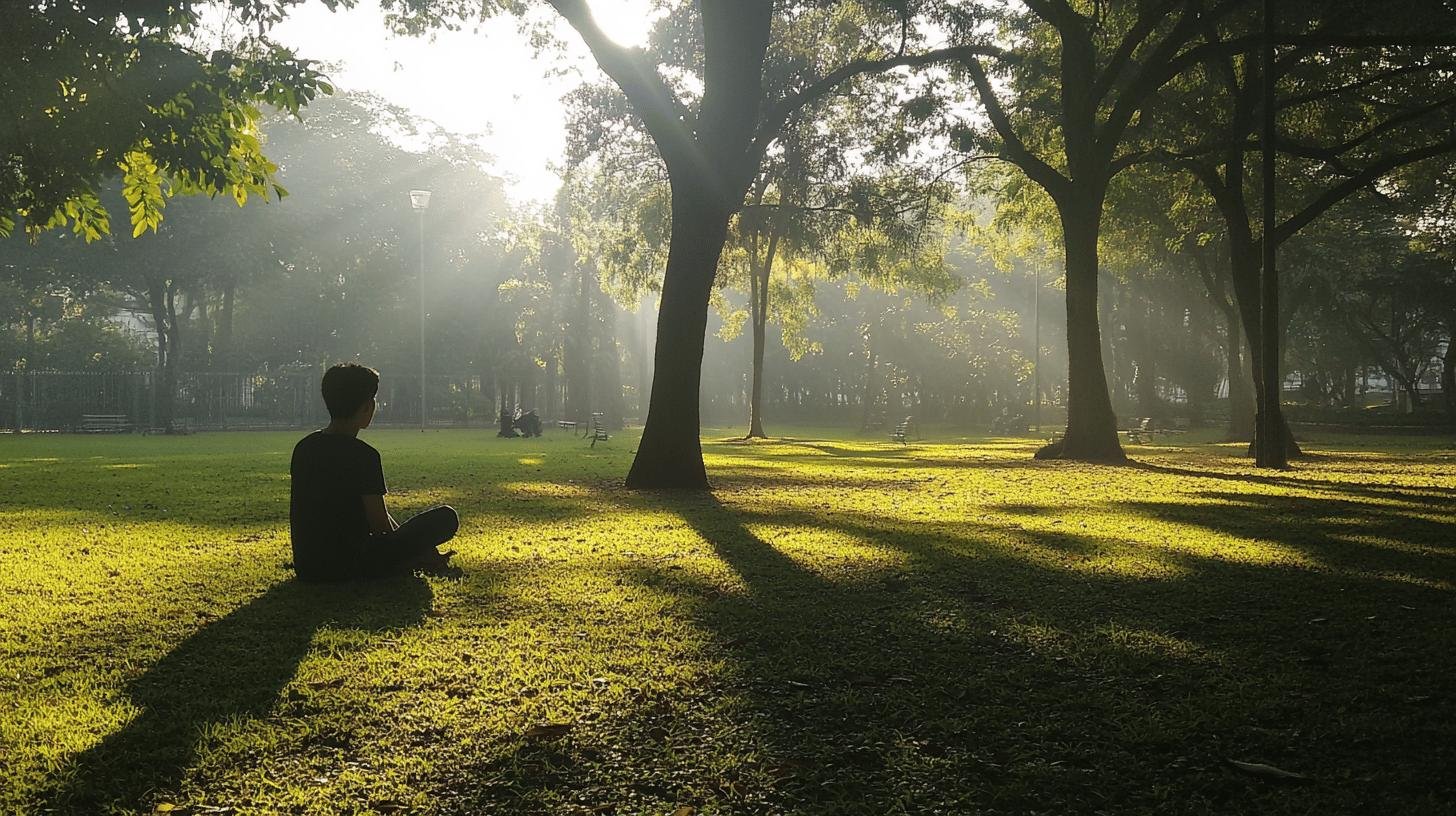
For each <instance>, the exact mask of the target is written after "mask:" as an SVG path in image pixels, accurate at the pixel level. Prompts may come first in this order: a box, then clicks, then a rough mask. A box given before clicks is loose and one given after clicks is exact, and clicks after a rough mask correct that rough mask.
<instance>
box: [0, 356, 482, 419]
mask: <svg viewBox="0 0 1456 816" xmlns="http://www.w3.org/2000/svg"><path fill="white" fill-rule="evenodd" d="M319 377H320V372H316V371H299V370H289V371H279V372H262V373H226V372H211V371H206V372H179V373H178V374H177V382H176V387H175V392H174V394H173V397H172V416H173V418H174V423H175V424H177V425H180V426H182V427H186V428H192V429H197V430H207V429H248V428H303V427H311V426H318V425H322V424H323V423H326V422H328V412H327V411H326V410H325V409H324V404H323V398H322V397H321V396H320V394H319ZM160 381H161V380H160V378H159V374H158V372H156V371H105V372H102V371H95V372H93V371H25V372H12V373H9V374H0V429H5V430H10V431H15V430H25V431H71V430H79V429H80V428H81V427H82V425H83V423H84V418H85V417H86V416H87V415H96V414H106V415H124V416H126V417H127V420H128V422H129V423H130V425H131V426H132V427H134V428H137V429H140V430H145V429H149V428H157V427H158V426H159V424H160V420H159V417H161V416H162V415H163V414H164V412H161V411H159V410H158V408H159V405H158V400H159V399H161V398H163V395H161V394H160V393H159V389H158V384H159V382H160ZM425 384H426V387H427V388H428V390H427V392H426V394H425V397H426V403H427V406H428V412H429V413H428V416H427V417H426V420H427V424H429V425H430V426H440V427H488V426H492V425H494V424H495V423H496V413H497V410H498V409H497V407H496V406H495V404H494V400H493V399H492V396H491V395H490V394H488V393H486V392H485V391H484V389H483V388H482V383H481V378H480V377H479V376H477V375H449V374H441V375H431V376H429V377H427V378H426V380H425ZM378 399H379V404H380V407H379V410H378V412H377V414H376V415H375V423H376V424H379V425H418V424H419V422H420V378H419V376H418V375H416V376H413V377H411V376H408V375H385V376H384V377H383V378H382V382H381V385H380V392H379V397H378Z"/></svg>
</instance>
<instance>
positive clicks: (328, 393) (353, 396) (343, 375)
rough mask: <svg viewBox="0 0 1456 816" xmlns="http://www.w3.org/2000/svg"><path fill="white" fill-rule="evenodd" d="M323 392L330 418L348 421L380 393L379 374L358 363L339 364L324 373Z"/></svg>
mask: <svg viewBox="0 0 1456 816" xmlns="http://www.w3.org/2000/svg"><path fill="white" fill-rule="evenodd" d="M323 392H324V405H327V406H328V407H329V416H331V417H333V418H334V419H348V418H349V417H351V416H353V415H354V414H356V413H358V412H359V408H360V407H361V406H363V405H364V403H366V402H368V401H369V400H370V399H373V398H374V395H375V394H377V393H379V372H378V371H375V370H374V369H372V368H370V367H369V366H362V365H359V364H358V363H339V364H338V365H336V366H331V367H330V368H329V370H328V371H325V372H324V384H323Z"/></svg>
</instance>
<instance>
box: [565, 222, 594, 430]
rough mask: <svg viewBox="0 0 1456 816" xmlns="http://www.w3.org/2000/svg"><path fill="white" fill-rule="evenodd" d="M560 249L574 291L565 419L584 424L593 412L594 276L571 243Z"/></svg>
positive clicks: (569, 331) (568, 324)
mask: <svg viewBox="0 0 1456 816" xmlns="http://www.w3.org/2000/svg"><path fill="white" fill-rule="evenodd" d="M562 243H563V244H565V243H567V242H566V241H563V242H562ZM562 252H564V253H567V257H568V258H571V269H572V271H573V272H575V273H576V281H575V282H576V292H574V293H573V294H575V295H576V297H575V299H574V300H575V302H574V303H573V304H572V310H571V318H570V320H568V321H567V327H568V328H567V333H566V342H565V344H564V351H565V353H564V354H563V355H562V362H563V364H564V365H563V367H564V368H565V369H566V404H567V406H568V408H567V411H566V414H567V418H568V419H571V420H574V421H575V422H577V423H578V424H580V425H581V426H582V427H586V423H587V422H590V421H591V415H592V388H591V385H592V372H591V368H592V331H591V301H592V289H593V288H595V286H596V277H595V275H593V274H589V273H588V272H589V270H588V269H587V265H586V264H580V263H577V262H576V259H575V258H574V257H573V256H574V253H572V250H571V249H570V247H566V248H564V249H563V250H562ZM568 274H569V273H568Z"/></svg>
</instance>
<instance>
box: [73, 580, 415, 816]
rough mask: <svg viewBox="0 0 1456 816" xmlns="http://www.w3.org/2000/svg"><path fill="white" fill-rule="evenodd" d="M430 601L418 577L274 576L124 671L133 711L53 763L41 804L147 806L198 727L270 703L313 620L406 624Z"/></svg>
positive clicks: (182, 765)
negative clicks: (133, 675) (317, 579)
mask: <svg viewBox="0 0 1456 816" xmlns="http://www.w3.org/2000/svg"><path fill="white" fill-rule="evenodd" d="M430 602H431V592H430V588H429V585H428V584H426V583H425V582H424V581H422V580H420V579H418V578H397V579H389V580H382V581H374V582H367V583H364V582H361V583H356V584H349V585H338V586H332V585H330V586H319V585H308V584H301V583H298V582H296V581H290V582H286V583H281V584H276V585H274V586H273V587H271V588H270V589H268V590H267V591H266V592H264V593H263V594H262V595H259V596H258V597H257V598H254V599H253V600H251V601H249V602H248V603H246V604H244V605H243V606H241V607H239V608H238V609H236V610H234V611H233V612H232V613H230V614H229V615H227V616H226V617H224V618H222V619H220V620H217V621H215V622H213V623H210V624H208V625H206V626H204V627H203V628H202V629H200V630H198V631H197V632H196V633H195V634H193V635H192V636H191V637H189V638H187V639H186V640H184V641H183V642H182V643H181V644H179V645H178V646H177V647H176V648H175V649H173V650H172V651H171V652H170V653H168V654H167V655H166V656H165V657H163V658H162V659H161V660H159V661H157V663H156V664H155V665H153V666H152V667H151V668H150V669H148V670H147V671H146V672H145V673H144V674H142V675H141V676H140V677H138V678H137V679H136V680H134V681H132V682H131V683H130V684H129V685H128V686H127V687H126V688H125V690H124V693H125V694H126V696H127V697H129V698H130V699H131V701H132V703H134V704H135V705H136V706H137V707H138V708H140V709H141V712H140V713H139V714H138V715H137V717H136V718H135V719H133V720H132V721H131V722H129V723H127V724H126V725H125V726H124V727H122V729H121V730H120V731H117V732H116V733H114V734H111V735H109V736H107V737H106V738H105V739H103V740H102V741H101V742H100V743H99V744H97V745H96V746H95V747H93V748H91V749H89V750H87V751H85V752H84V753H82V754H81V755H80V756H79V757H77V758H76V759H75V761H74V762H72V763H71V764H70V765H69V766H68V767H66V768H65V769H63V770H62V771H61V772H60V773H58V774H57V775H56V777H55V779H54V781H53V784H52V786H51V790H50V791H49V792H48V793H47V794H46V797H45V798H46V799H47V804H48V805H49V806H50V807H51V808H53V809H55V810H57V811H59V812H69V813H77V814H90V813H100V812H104V811H109V810H112V809H145V810H147V811H148V812H150V809H151V807H152V806H153V805H154V804H155V803H156V802H157V801H168V800H167V799H166V797H167V795H168V793H169V792H171V791H174V790H175V789H176V788H177V786H178V784H179V782H180V781H181V779H182V776H183V774H184V773H185V772H186V770H187V768H188V767H189V766H190V765H191V764H192V762H193V761H194V759H195V758H196V757H197V754H198V742H199V740H201V739H203V731H204V730H205V729H207V728H208V727H209V726H213V725H218V724H224V723H227V722H230V721H233V720H237V719H247V718H250V717H258V716H262V715H265V714H267V713H268V711H269V709H270V708H271V707H272V706H274V705H275V704H276V703H277V701H278V697H279V693H280V692H281V691H282V689H283V687H284V686H285V685H286V684H287V683H288V681H289V680H290V679H292V678H293V676H294V673H295V671H296V669H297V667H298V664H299V662H300V661H302V660H303V658H304V657H305V656H306V655H307V654H308V652H309V649H310V647H311V645H312V643H313V639H314V635H315V633H317V632H318V631H319V630H320V629H322V628H324V627H326V626H337V627H342V628H352V629H363V630H367V631H386V630H392V629H399V628H403V627H408V626H412V625H415V624H417V623H419V622H420V621H421V620H422V619H423V617H424V613H425V611H426V610H427V609H428V608H429V606H430ZM153 800H156V801H153Z"/></svg>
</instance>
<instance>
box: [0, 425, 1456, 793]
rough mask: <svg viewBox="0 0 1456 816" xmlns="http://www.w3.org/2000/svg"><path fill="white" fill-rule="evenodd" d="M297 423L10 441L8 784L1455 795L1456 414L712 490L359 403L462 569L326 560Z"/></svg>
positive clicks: (934, 460) (724, 467) (896, 462)
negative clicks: (441, 514)
mask: <svg viewBox="0 0 1456 816" xmlns="http://www.w3.org/2000/svg"><path fill="white" fill-rule="evenodd" d="M719 433H720V435H721V432H719ZM296 436H297V435H296V434H276V433H268V434H248V433H236V434H231V435H222V434H217V435H206V434H205V435H199V436H192V437H172V438H163V437H145V438H143V437H115V438H81V437H74V436H26V437H7V438H0V771H3V780H4V781H3V787H0V813H6V814H9V813H32V812H36V813H45V812H61V813H72V812H74V813H85V814H91V813H105V812H121V813H153V812H167V811H168V810H169V809H170V810H171V812H173V813H177V812H185V813H192V814H206V813H237V814H243V813H441V814H493V813H551V814H576V813H580V814H670V813H679V814H688V813H694V812H695V813H697V814H710V813H764V814H768V813H791V812H792V813H816V814H817V813H866V814H889V813H945V814H972V813H1046V814H1064V813H1107V814H1129V813H1158V814H1166V813H1219V814H1223V813H1260V814H1266V813H1299V814H1306V813H1321V814H1329V813H1378V814H1392V815H1393V814H1425V813H1429V814H1443V813H1451V812H1452V808H1453V807H1456V805H1453V802H1456V772H1453V768H1456V604H1453V601H1456V594H1453V590H1456V536H1453V531H1456V450H1453V449H1452V447H1451V446H1450V445H1449V443H1448V442H1445V441H1443V440H1430V439H1428V440H1401V439H1376V440H1372V439H1364V440H1361V439H1355V438H1350V437H1343V438H1336V437H1330V438H1326V439H1324V440H1315V441H1314V442H1313V443H1312V444H1311V445H1310V448H1311V449H1312V450H1313V451H1314V455H1313V457H1312V458H1311V459H1309V460H1307V461H1304V462H1301V463H1300V464H1299V465H1298V467H1297V468H1296V469H1294V470H1292V471H1289V472H1287V473H1277V474H1271V473H1259V472H1256V471H1254V470H1252V469H1251V468H1250V467H1249V466H1248V465H1247V463H1246V462H1245V461H1244V460H1243V459H1241V458H1239V457H1237V456H1236V454H1237V449H1236V448H1233V447H1230V446H1220V445H1214V444H1195V443H1196V442H1197V441H1198V438H1197V437H1196V436H1189V437H1180V438H1178V441H1180V442H1182V443H1184V444H1186V445H1187V447H1185V448H1183V449H1178V448H1173V447H1163V446H1159V445H1149V446H1137V447H1134V448H1132V449H1131V452H1132V453H1133V455H1134V456H1135V457H1136V458H1137V459H1138V461H1139V462H1140V464H1139V465H1138V466H1132V467H1098V466H1089V465H1076V464H1065V463H1047V462H1035V461H1033V460H1032V459H1031V452H1032V450H1033V448H1034V445H1035V442H1034V441H1032V440H1015V439H989V440H979V439H944V440H936V441H933V442H932V441H926V442H922V443H919V444H913V445H910V446H908V447H904V448H902V447H900V446H899V445H894V444H890V443H887V442H885V441H882V439H881V438H880V437H874V438H866V439H856V438H852V437H851V436H849V435H847V434H843V433H840V434H838V435H837V436H836V435H835V434H832V433H828V432H815V433H808V432H804V431H800V432H797V433H796V434H795V436H796V437H798V438H796V439H792V440H784V441H778V442H773V443H760V444H752V445H744V444H738V443H729V442H715V443H711V444H709V445H708V446H707V453H708V457H709V469H710V472H711V473H712V474H713V477H714V479H715V483H716V486H717V489H716V490H715V492H714V494H713V495H712V496H711V497H710V496H663V495H652V494H637V493H632V492H629V491H626V490H624V489H622V488H621V487H619V480H620V477H621V475H622V474H624V473H625V472H626V468H627V466H628V464H629V462H630V459H631V452H632V448H633V438H632V437H631V435H626V436H622V437H615V438H613V439H612V440H611V441H610V442H608V443H605V444H599V445H597V447H596V448H595V449H594V450H593V449H589V448H587V446H586V443H584V442H581V441H579V440H575V439H572V438H570V437H569V436H567V435H555V436H552V437H549V438H547V439H546V440H544V441H543V440H498V439H496V438H494V437H493V436H492V435H489V434H488V433H486V432H483V431H455V432H438V433H429V434H424V435H422V434H420V433H418V432H406V431H379V432H366V434H365V437H366V438H367V439H368V440H369V441H370V442H371V443H373V444H374V445H375V446H377V447H378V448H379V449H380V450H381V451H382V452H383V454H384V461H385V469H386V473H387V475H388V476H389V477H390V486H391V491H392V493H391V502H392V507H394V508H395V514H396V516H399V517H401V518H402V517H403V515H402V513H403V514H408V513H410V512H412V511H415V510H418V509H422V508H424V507H426V506H429V505H431V504H435V503H439V502H448V503H450V504H453V505H454V506H455V507H456V508H457V509H459V510H460V513H461V516H462V518H463V526H462V528H461V531H460V537H459V539H458V540H457V542H456V546H457V547H458V549H459V550H460V555H459V556H458V557H457V560H458V563H459V565H460V566H461V567H462V568H463V577H459V578H428V579H408V580H406V579H401V580H396V581H386V582H377V583H372V584H358V585H351V586H345V587H336V588H316V587H309V586H301V585H297V584H295V583H293V582H292V581H291V580H290V571H289V569H288V567H287V562H288V560H289V549H288V533H287V491H288V478H287V469H288V454H289V451H290V450H291V447H292V443H293V441H294V439H295V438H296ZM401 511H402V513H401ZM1228 760H1236V761H1243V762H1259V763H1267V764H1269V765H1273V766H1277V767H1279V768H1282V769H1285V770H1288V771H1291V772H1294V773H1298V774H1301V775H1303V776H1305V777H1307V779H1305V780H1302V781H1294V782H1288V781H1286V782H1283V783H1281V782H1279V781H1277V780H1270V779H1267V778H1264V777H1262V776H1259V775H1255V774H1250V773H1247V772H1244V771H1240V770H1238V769H1235V768H1233V767H1232V766H1230V765H1229V764H1228Z"/></svg>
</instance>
